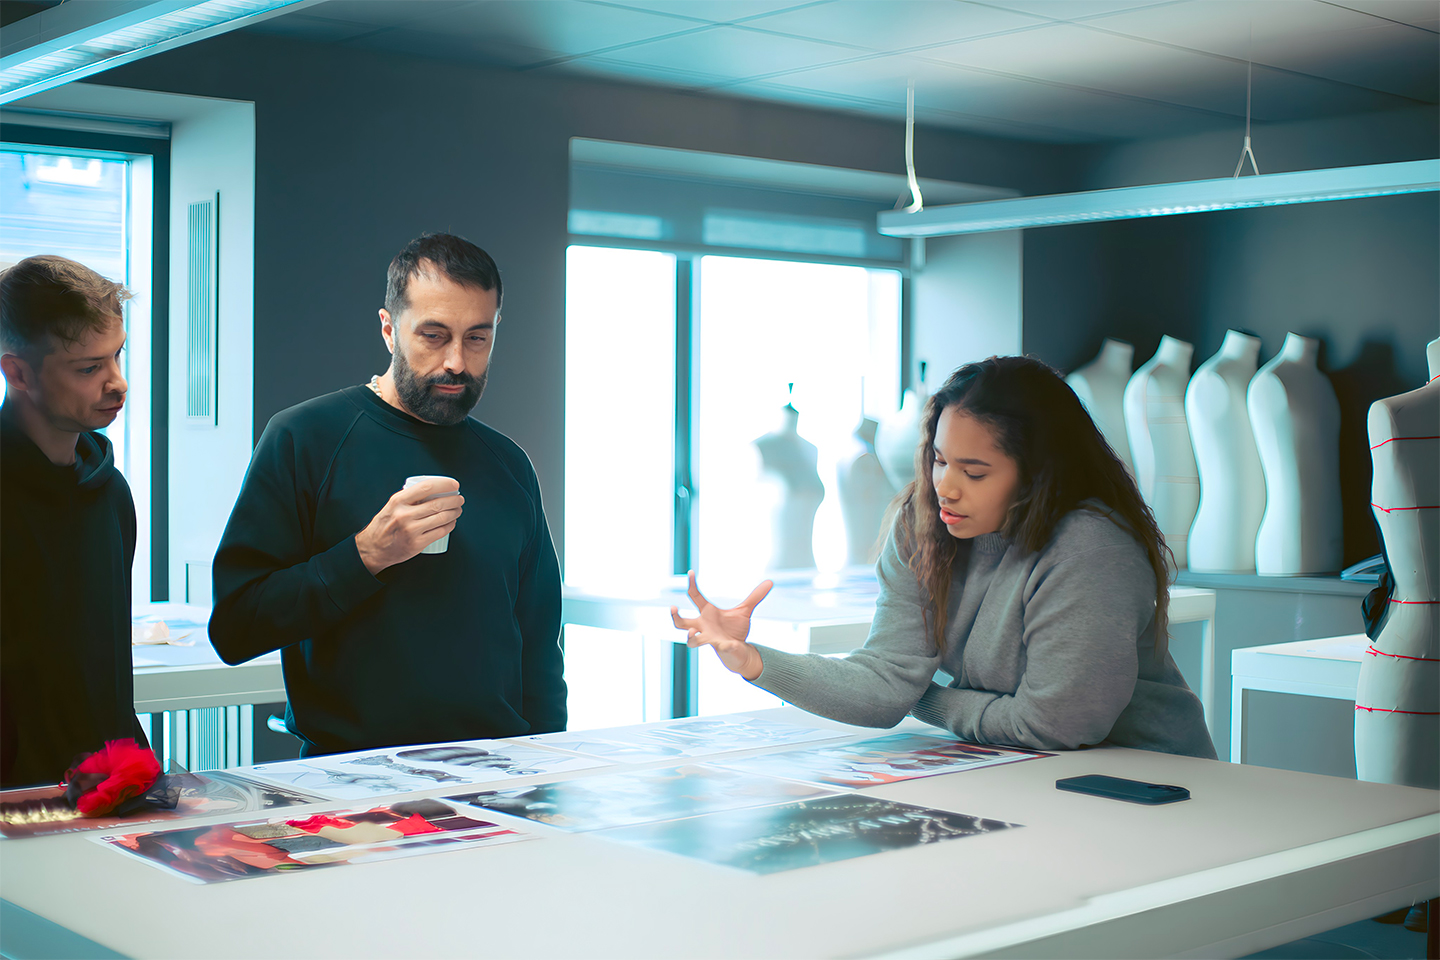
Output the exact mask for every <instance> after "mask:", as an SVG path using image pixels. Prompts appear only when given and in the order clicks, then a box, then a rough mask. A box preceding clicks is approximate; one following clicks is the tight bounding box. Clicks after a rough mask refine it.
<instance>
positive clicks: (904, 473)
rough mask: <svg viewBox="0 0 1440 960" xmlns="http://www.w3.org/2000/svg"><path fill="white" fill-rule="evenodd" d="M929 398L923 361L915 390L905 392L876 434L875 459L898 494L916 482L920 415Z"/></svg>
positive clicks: (881, 423)
mask: <svg viewBox="0 0 1440 960" xmlns="http://www.w3.org/2000/svg"><path fill="white" fill-rule="evenodd" d="M929 398H930V394H929V393H927V392H926V390H925V361H923V360H922V361H920V378H919V380H918V381H917V382H916V384H915V387H914V388H913V389H911V390H906V391H905V396H904V397H902V398H901V400H900V409H899V410H898V411H896V412H895V413H893V414H891V415H890V416H888V417H886V418H885V419H884V420H882V421H880V425H879V426H878V427H877V428H876V431H875V456H876V457H878V458H879V460H880V466H881V467H882V468H883V469H884V470H885V476H886V477H887V478H889V480H890V484H891V486H893V487H894V488H895V489H896V490H903V489H905V485H906V484H908V483H909V482H910V481H911V480H914V479H915V448H916V447H918V446H919V445H920V415H921V414H922V413H924V411H925V401H926V400H928V399H929Z"/></svg>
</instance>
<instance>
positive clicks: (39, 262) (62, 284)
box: [0, 256, 130, 364]
mask: <svg viewBox="0 0 1440 960" xmlns="http://www.w3.org/2000/svg"><path fill="white" fill-rule="evenodd" d="M128 299H130V291H128V290H126V289H125V287H124V285H122V284H119V283H116V282H115V281H113V280H106V279H105V278H104V277H102V276H100V274H98V273H96V272H95V271H94V270H91V269H90V268H89V267H87V266H85V265H84V264H80V263H76V262H75V261H74V260H67V259H65V258H64V257H55V256H38V257H26V258H25V259H24V260H21V261H20V262H19V263H17V264H15V265H14V266H12V267H10V268H8V269H7V270H5V272H4V273H0V349H3V350H4V352H6V353H13V354H17V355H19V356H21V357H23V358H25V359H26V360H27V361H29V362H30V363H32V364H33V363H36V362H38V361H40V360H42V359H43V358H44V357H45V355H46V354H48V353H50V352H51V351H52V350H54V349H55V347H56V346H57V341H58V342H59V343H64V344H66V345H69V344H73V343H78V342H79V341H80V340H81V339H83V338H84V337H85V335H86V334H88V333H91V332H94V331H97V330H104V329H105V328H106V327H107V326H109V325H110V324H111V323H113V322H114V321H115V320H117V319H122V318H123V317H124V307H123V304H124V302H125V301H126V300H128Z"/></svg>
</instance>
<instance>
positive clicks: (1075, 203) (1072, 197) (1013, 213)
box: [877, 160, 1440, 237]
mask: <svg viewBox="0 0 1440 960" xmlns="http://www.w3.org/2000/svg"><path fill="white" fill-rule="evenodd" d="M1433 190H1440V160H1409V161H1405V162H1402V163H1375V164H1368V165H1366V166H1359V167H1331V168H1328V169H1325V170H1301V171H1297V172H1295V173H1266V174H1260V175H1258V176H1253V177H1225V178H1223V179H1220V180H1189V181H1185V182H1181V183H1159V184H1152V185H1149V186H1143V187H1119V188H1116V189H1113V190H1089V191H1086V192H1084V193H1058V194H1052V195H1049V196H1043V197H1016V198H1015V199H1013V200H982V201H980V202H978V203H952V204H947V205H945V206H942V207H927V208H926V209H924V210H922V211H920V212H918V213H905V212H903V211H899V210H894V211H891V210H887V211H884V212H882V213H880V214H879V215H878V224H877V229H878V230H879V232H880V233H882V234H884V235H885V236H888V237H944V236H950V235H952V234H960V233H986V232H990V231H995V230H1023V229H1024V228H1026V227H1051V226H1058V225H1059V224H1063V223H1089V222H1092V221H1096V220H1129V219H1134V218H1138V217H1170V216H1174V215H1176V214H1181V213H1208V212H1210V211H1213V210H1238V209H1242V208H1245V207H1272V206H1279V205H1282V204H1287V203H1317V202H1322V201H1326V200H1353V199H1358V198H1361V197H1384V196H1389V195H1391V194H1397V193H1424V192H1427V191H1433Z"/></svg>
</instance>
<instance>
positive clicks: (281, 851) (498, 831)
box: [95, 799, 534, 883]
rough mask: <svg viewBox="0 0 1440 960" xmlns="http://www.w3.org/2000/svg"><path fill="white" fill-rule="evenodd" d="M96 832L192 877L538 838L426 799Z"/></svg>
mask: <svg viewBox="0 0 1440 960" xmlns="http://www.w3.org/2000/svg"><path fill="white" fill-rule="evenodd" d="M95 839H96V841H97V842H99V843H105V844H108V845H109V846H110V847H112V848H113V849H115V850H118V851H120V852H122V853H126V854H129V855H130V856H133V857H138V858H139V859H141V860H144V861H145V862H146V863H149V864H151V865H152V866H155V867H159V868H160V869H162V870H165V871H167V872H169V873H173V874H176V875H178V876H181V877H184V878H185V879H186V880H189V881H191V882H193V883H223V882H225V881H228V880H244V879H247V878H250V877H265V876H271V875H273V874H277V873H291V872H294V871H297V870H313V869H317V868H320V867H333V866H341V865H344V864H353V863H375V862H378V861H381V860H397V859H400V858H402V857H418V856H423V855H425V854H430V853H444V852H446V851H450V850H469V849H472V848H475V847H481V846H494V845H497V844H502V843H511V842H514V841H517V840H531V839H534V837H533V835H531V834H527V833H521V832H519V831H516V830H511V829H509V828H507V827H502V826H499V825H497V824H494V823H491V822H490V821H488V820H480V819H476V818H473V817H469V816H466V815H465V814H463V813H461V812H460V811H458V810H457V809H456V808H455V807H454V806H452V805H450V804H448V803H444V802H443V801H440V800H428V799H426V800H402V801H398V802H396V803H391V804H386V805H383V806H377V807H372V808H370V809H368V810H341V811H331V812H329V813H323V814H315V815H313V816H309V817H303V818H298V819H293V820H287V819H284V818H278V819H272V820H250V821H241V822H239V823H222V824H217V825H216V826H210V827H191V828H182V829H178V830H157V831H153V832H149V833H129V834H122V835H118V836H115V835H107V836H99V837H96V838H95Z"/></svg>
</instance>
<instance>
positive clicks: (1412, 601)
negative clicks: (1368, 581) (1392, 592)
mask: <svg viewBox="0 0 1440 960" xmlns="http://www.w3.org/2000/svg"><path fill="white" fill-rule="evenodd" d="M1387 599H1388V601H1389V602H1390V603H1440V600H1396V599H1395V598H1394V597H1389V598H1387Z"/></svg>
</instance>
